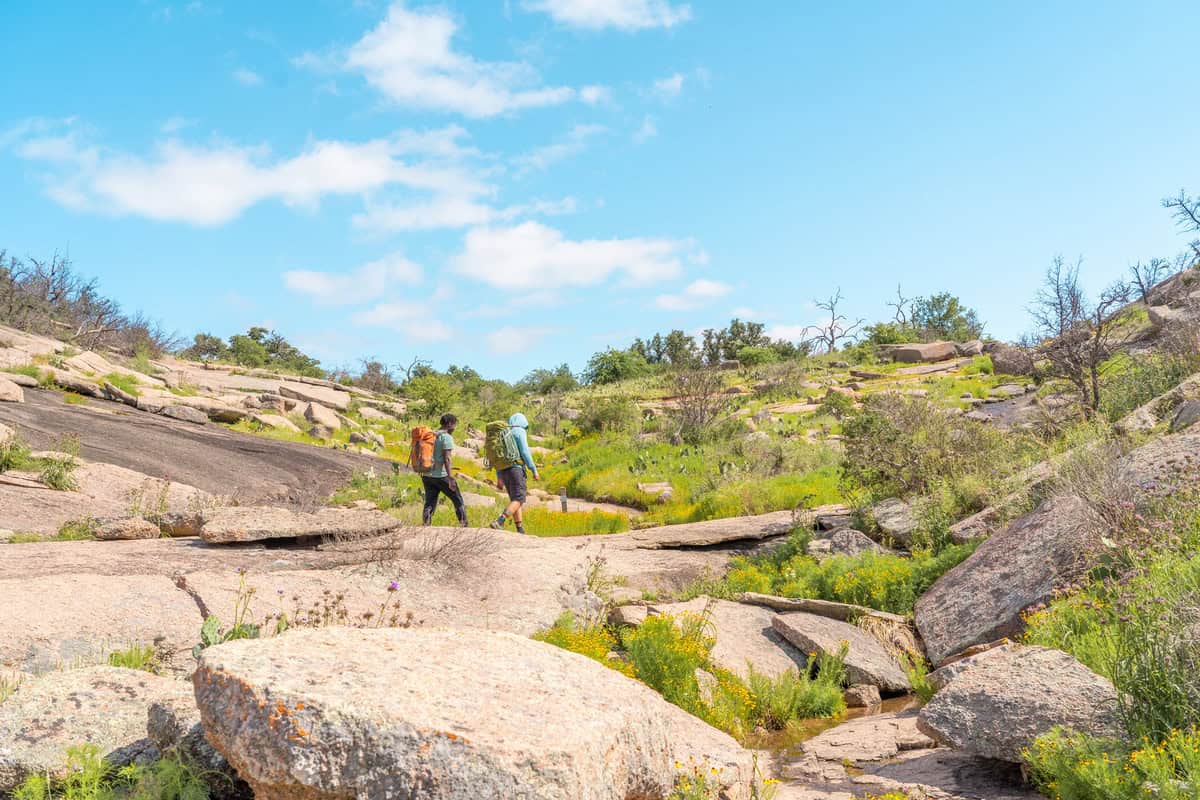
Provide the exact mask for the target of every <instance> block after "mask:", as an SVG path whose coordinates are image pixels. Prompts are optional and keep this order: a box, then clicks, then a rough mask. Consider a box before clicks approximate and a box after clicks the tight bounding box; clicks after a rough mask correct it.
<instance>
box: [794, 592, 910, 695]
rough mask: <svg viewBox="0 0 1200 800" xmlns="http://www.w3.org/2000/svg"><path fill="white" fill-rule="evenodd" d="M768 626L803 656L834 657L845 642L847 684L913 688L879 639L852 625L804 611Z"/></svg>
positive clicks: (892, 689) (901, 689)
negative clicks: (819, 655) (816, 653)
mask: <svg viewBox="0 0 1200 800" xmlns="http://www.w3.org/2000/svg"><path fill="white" fill-rule="evenodd" d="M771 624H772V627H774V628H775V630H776V632H778V633H779V635H781V636H782V637H783V638H784V639H786V640H787V641H789V642H791V643H792V644H793V645H795V646H796V647H797V648H798V649H799V650H800V652H802V653H815V652H821V653H829V654H831V655H833V654H836V653H837V652H838V651H839V650H840V649H841V647H842V645H843V643H845V644H846V645H847V646H848V650H847V652H846V681H847V682H848V683H850V684H856V683H869V684H871V685H872V686H878V687H879V688H880V689H881V690H882V691H885V692H906V691H908V690H909V689H911V688H912V684H911V683H909V680H908V676H907V675H906V674H905V673H904V669H903V668H902V667H901V666H900V663H899V662H898V661H897V660H896V658H895V656H893V655H892V654H891V653H890V652H888V650H887V648H885V647H884V646H883V644H882V643H881V642H880V641H879V640H878V639H876V638H875V637H874V636H872V635H871V634H869V633H867V632H866V631H864V630H862V629H861V628H859V627H857V626H855V625H851V624H849V623H846V622H839V621H838V620H834V619H829V618H828V617H819V616H817V615H815V614H806V613H803V612H799V613H789V614H779V615H778V616H776V617H775V618H774V620H773V621H772V623H771Z"/></svg>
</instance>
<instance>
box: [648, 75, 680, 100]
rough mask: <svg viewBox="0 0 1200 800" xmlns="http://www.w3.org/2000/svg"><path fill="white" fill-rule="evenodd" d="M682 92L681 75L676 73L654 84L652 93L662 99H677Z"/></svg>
mask: <svg viewBox="0 0 1200 800" xmlns="http://www.w3.org/2000/svg"><path fill="white" fill-rule="evenodd" d="M682 91H683V73H681V72H676V73H675V74H674V75H669V76H667V77H665V78H661V79H659V80H657V81H655V82H654V93H655V94H656V95H658V96H659V97H662V98H664V99H670V98H672V97H678V96H679V93H680V92H682Z"/></svg>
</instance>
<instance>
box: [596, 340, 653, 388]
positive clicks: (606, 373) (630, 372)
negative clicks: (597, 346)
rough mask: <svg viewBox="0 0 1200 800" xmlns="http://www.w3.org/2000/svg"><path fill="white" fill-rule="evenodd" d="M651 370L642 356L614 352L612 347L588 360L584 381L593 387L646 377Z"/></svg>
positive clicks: (622, 351) (631, 352)
mask: <svg viewBox="0 0 1200 800" xmlns="http://www.w3.org/2000/svg"><path fill="white" fill-rule="evenodd" d="M649 370H650V365H649V364H647V363H646V359H645V358H643V357H642V356H641V355H640V354H638V353H635V352H633V351H632V350H614V349H612V348H611V347H610V348H609V349H607V350H604V351H602V352H599V353H596V354H594V355H593V356H592V357H591V358H590V359H588V364H587V369H585V370H584V372H583V380H584V382H585V383H590V384H593V385H600V384H606V383H616V382H617V381H623V380H626V379H628V378H636V377H639V376H641V375H645V374H646V373H647V372H649Z"/></svg>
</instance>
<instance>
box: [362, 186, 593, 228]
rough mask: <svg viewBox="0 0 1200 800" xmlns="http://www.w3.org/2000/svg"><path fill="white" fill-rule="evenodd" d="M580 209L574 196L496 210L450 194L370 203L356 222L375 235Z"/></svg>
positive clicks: (569, 212)
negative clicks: (413, 201)
mask: <svg viewBox="0 0 1200 800" xmlns="http://www.w3.org/2000/svg"><path fill="white" fill-rule="evenodd" d="M576 207H577V203H576V201H575V198H573V197H564V198H562V199H561V200H534V201H532V202H529V203H520V204H517V205H512V206H507V207H505V208H496V207H494V206H491V205H488V204H486V203H482V202H479V201H477V200H474V199H472V198H470V197H454V196H449V195H446V196H442V197H435V198H434V199H433V200H431V201H429V202H428V203H416V204H410V205H397V204H387V203H385V204H369V205H368V206H367V210H366V211H364V212H363V213H361V214H355V215H354V217H353V218H352V223H353V224H354V226H355V227H356V228H360V229H363V230H367V231H371V232H373V233H398V232H400V231H420V230H435V229H439V228H466V227H471V226H476V225H487V224H489V223H493V222H508V221H511V220H513V219H516V218H518V217H524V216H547V217H549V216H558V215H560V214H571V213H574V211H575V209H576Z"/></svg>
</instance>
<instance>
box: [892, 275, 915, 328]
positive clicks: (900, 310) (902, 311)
mask: <svg viewBox="0 0 1200 800" xmlns="http://www.w3.org/2000/svg"><path fill="white" fill-rule="evenodd" d="M887 305H888V308H891V309H892V310H893V311H894V312H895V313H894V314H893V316H892V319H893V321H894V322H895V323H896V324H897V325H901V326H907V325H908V324H909V323H910V322H911V319H910V318H911V316H912V300H910V299H909V298H907V297H905V296H904V294H903V293H902V292H901V291H900V284H898V283H897V284H896V299H895V300H891V301H889V302H888V304H887Z"/></svg>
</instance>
